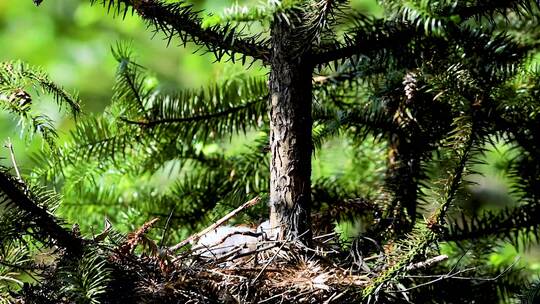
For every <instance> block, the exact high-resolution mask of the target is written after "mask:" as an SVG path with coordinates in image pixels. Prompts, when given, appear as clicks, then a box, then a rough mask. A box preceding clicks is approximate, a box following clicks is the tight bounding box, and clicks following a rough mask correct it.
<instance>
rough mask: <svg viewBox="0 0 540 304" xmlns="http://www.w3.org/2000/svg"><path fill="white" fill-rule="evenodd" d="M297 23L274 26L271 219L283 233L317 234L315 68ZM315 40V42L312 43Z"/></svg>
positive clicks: (287, 235)
mask: <svg viewBox="0 0 540 304" xmlns="http://www.w3.org/2000/svg"><path fill="white" fill-rule="evenodd" d="M295 32H298V31H295V29H294V25H289V24H286V23H285V22H284V21H276V22H275V23H274V24H273V27H272V37H273V39H272V58H271V72H270V82H269V89H270V100H269V103H270V105H269V106H270V129H271V130H270V149H271V153H272V159H271V166H270V223H271V225H272V227H279V229H280V231H281V233H280V237H281V238H291V239H297V240H300V241H302V242H304V243H309V241H310V240H311V227H310V206H311V152H312V138H311V128H312V118H311V102H312V80H311V78H312V71H313V68H312V66H311V65H310V64H309V62H308V60H307V55H306V54H308V53H309V49H308V48H306V43H305V41H303V40H302V37H298V35H295ZM307 45H309V43H307Z"/></svg>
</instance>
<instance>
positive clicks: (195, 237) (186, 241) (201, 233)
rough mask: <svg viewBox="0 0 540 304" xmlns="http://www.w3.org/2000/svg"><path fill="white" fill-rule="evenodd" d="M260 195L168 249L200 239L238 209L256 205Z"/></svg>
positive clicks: (175, 248) (171, 249) (236, 212)
mask: <svg viewBox="0 0 540 304" xmlns="http://www.w3.org/2000/svg"><path fill="white" fill-rule="evenodd" d="M260 200H261V199H260V197H256V198H254V199H252V200H250V201H248V202H246V203H244V204H243V205H242V206H240V207H238V208H236V209H234V210H233V211H231V212H230V213H229V214H227V215H225V216H224V217H222V218H221V219H220V220H218V221H217V222H215V223H214V224H212V225H210V226H208V227H207V228H206V229H204V230H203V231H201V232H199V233H196V234H194V235H192V236H190V237H188V238H187V239H185V240H183V241H181V242H180V243H178V244H176V245H174V246H172V247H170V248H169V250H170V251H172V252H174V251H176V250H178V249H180V248H182V247H184V246H186V245H187V244H189V243H192V242H196V241H197V240H198V239H200V238H201V237H202V236H203V235H205V234H207V233H208V232H210V231H212V230H214V229H216V228H217V227H219V226H221V225H223V224H224V223H226V222H227V221H228V220H230V219H231V218H232V217H234V216H235V215H236V214H238V213H239V212H240V211H243V210H245V209H247V208H249V207H252V206H254V205H256V204H257V203H258V202H260Z"/></svg>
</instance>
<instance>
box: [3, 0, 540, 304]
mask: <svg viewBox="0 0 540 304" xmlns="http://www.w3.org/2000/svg"><path fill="white" fill-rule="evenodd" d="M50 1H52V0H50ZM90 2H91V3H92V4H102V5H103V6H104V7H106V8H107V10H108V11H109V12H111V13H112V14H113V15H115V16H126V15H127V14H129V13H130V12H131V13H135V14H137V15H139V16H140V17H141V18H142V19H143V20H144V21H145V22H147V23H148V25H149V26H153V27H154V29H155V30H156V32H159V33H161V34H162V35H164V36H165V38H166V40H167V41H168V43H169V44H175V43H178V42H180V43H181V44H183V45H185V44H187V43H192V44H195V45H197V46H200V47H201V50H202V51H206V52H210V53H212V54H213V55H214V57H215V59H216V60H217V61H224V60H225V61H226V60H230V61H233V62H236V61H238V62H240V63H242V64H244V65H245V66H246V67H250V66H252V65H260V66H261V67H263V68H265V69H267V70H268V72H269V75H268V77H255V78H249V77H239V78H234V79H230V80H227V81H226V82H224V83H218V84H214V85H211V86H210V87H208V88H204V89H200V90H186V91H180V92H171V91H168V90H165V89H162V88H161V87H160V86H159V85H156V84H155V83H154V82H153V81H151V78H149V76H148V73H147V72H146V70H145V68H144V67H142V66H141V65H140V64H139V63H137V62H136V60H135V59H134V56H133V54H132V53H131V50H130V47H129V46H126V45H122V44H120V45H118V46H117V47H115V48H114V49H113V52H114V55H115V58H116V59H117V61H118V71H117V79H116V84H115V86H114V88H113V89H114V96H113V98H112V101H111V105H110V106H109V107H108V108H107V110H106V111H105V112H104V113H103V114H101V115H93V116H92V115H88V116H86V117H83V118H81V119H80V120H78V122H77V126H76V129H75V130H74V131H73V132H72V133H71V135H70V138H69V140H68V141H67V142H66V143H65V144H64V145H63V146H60V147H59V146H56V145H55V144H54V137H55V136H54V135H53V136H51V135H50V134H55V133H54V129H53V128H52V126H51V124H45V125H46V126H48V127H47V128H39V127H36V126H34V129H36V130H44V132H41V133H42V136H43V138H44V139H45V140H46V141H47V143H49V147H48V148H45V149H44V150H43V151H42V152H41V153H40V154H39V155H36V156H35V159H36V164H39V166H38V167H36V168H35V169H34V170H33V171H32V173H31V174H30V175H29V176H26V177H25V178H24V180H18V179H16V178H13V177H11V176H10V174H9V173H8V172H7V171H6V172H4V173H2V175H1V176H0V178H1V179H2V183H1V195H2V196H1V197H2V203H1V205H2V206H3V208H4V209H2V210H6V211H3V213H1V214H0V215H2V222H1V223H0V227H1V229H5V232H3V233H2V234H0V237H1V240H2V243H1V244H2V245H0V249H2V255H1V256H0V257H2V258H3V257H7V256H13V255H14V254H11V255H9V254H7V253H8V252H13V250H14V249H13V248H20V250H21V251H20V256H19V258H17V257H13V258H12V260H13V261H15V262H16V261H17V260H21V259H24V258H25V257H27V256H31V255H32V254H33V252H34V253H35V250H36V249H35V248H33V247H32V243H31V242H30V241H29V239H33V240H34V241H35V242H37V243H39V244H43V245H44V246H48V247H52V246H57V247H58V248H61V250H60V253H58V256H56V257H55V260H56V262H55V263H56V264H54V265H53V266H50V267H49V268H48V269H45V270H42V269H38V268H36V265H35V263H31V262H29V263H28V265H29V266H28V267H29V269H30V271H34V272H38V273H40V275H41V276H42V277H43V278H44V279H43V280H42V281H41V283H40V284H37V287H36V286H33V287H32V286H25V287H24V288H22V289H21V290H20V291H19V293H18V295H16V296H15V297H20V298H23V299H26V301H34V302H40V301H41V302H45V301H46V299H47V298H46V296H45V295H46V294H47V293H50V295H49V300H51V299H52V300H51V301H56V302H66V301H67V302H73V301H75V302H84V303H86V302H90V303H99V302H104V303H109V302H111V303H116V302H120V301H124V302H130V301H133V302H136V301H141V300H140V299H141V298H143V297H146V298H145V299H147V300H146V301H149V302H158V301H163V302H178V301H186V300H187V299H191V300H196V301H198V302H202V303H208V302H214V301H222V302H232V301H234V300H235V299H236V300H237V301H238V299H243V300H244V301H247V299H249V301H255V302H256V301H260V300H263V299H266V300H268V301H270V302H271V301H275V302H279V301H282V300H285V301H296V302H299V301H300V300H304V301H307V302H321V301H329V302H331V301H334V302H343V303H349V302H354V301H371V302H377V301H379V302H382V303H385V302H389V301H392V302H404V303H406V302H408V301H409V300H410V302H413V303H430V302H431V303H463V302H475V301H477V302H486V301H489V302H490V303H493V302H497V301H501V299H509V298H511V297H514V296H515V294H516V293H519V292H520V291H521V289H523V287H524V286H525V285H526V281H527V279H529V276H528V275H529V274H528V273H526V272H519V264H515V263H514V264H511V265H507V267H504V266H503V268H501V269H497V268H496V267H493V266H492V267H488V265H487V264H485V263H483V262H481V261H484V260H485V259H486V257H487V255H488V254H489V253H491V252H492V251H493V248H492V247H493V246H492V243H494V242H503V241H504V242H508V243H511V244H515V245H517V246H529V245H531V244H533V243H534V242H535V241H536V239H537V238H538V235H539V230H538V227H539V225H540V220H539V219H540V217H539V216H538V212H539V211H538V203H539V202H538V199H539V197H540V193H539V189H540V182H539V178H538V176H540V147H539V146H538V145H539V144H538V143H540V136H539V135H540V134H539V131H540V119H539V117H538V115H539V114H540V105H539V103H538V100H539V97H540V95H539V92H540V70H538V67H537V66H536V64H535V62H536V61H535V56H537V54H538V47H539V43H538V42H539V41H540V40H539V39H540V36H539V35H540V27H539V26H538V23H539V17H540V8H539V5H540V4H539V2H537V1H533V0H519V1H518V0H516V1H493V0H492V1H483V0H475V1H446V0H444V1H430V0H427V1H426V0H422V1H414V0H411V1H405V0H404V1H380V2H381V6H382V7H383V8H384V11H385V13H384V15H383V16H382V17H375V16H368V15H364V14H362V13H360V12H357V11H355V10H353V9H351V7H350V3H349V1H342V0H335V1H333V0H324V1H307V0H299V1H268V3H267V4H266V5H264V6H260V7H257V8H253V9H249V8H246V9H230V10H229V11H228V13H227V14H224V15H222V16H220V17H216V16H213V17H212V18H210V17H208V18H205V19H203V18H202V17H201V16H202V13H200V12H196V11H195V9H194V8H193V7H192V6H190V5H189V4H187V3H185V2H184V1H179V2H175V3H169V2H164V1H159V0H104V1H90ZM38 4H39V3H38ZM254 24H260V25H261V26H260V27H256V26H252V25H254ZM244 25H245V26H244ZM256 28H263V29H264V30H262V31H261V32H255V29H256ZM242 29H244V30H242ZM17 69H18V70H17V71H18V72H14V66H13V65H12V64H7V65H4V66H3V67H2V74H0V85H1V87H0V93H2V94H1V95H0V101H2V105H3V106H4V108H5V109H7V110H9V111H11V112H13V113H15V114H17V115H20V116H21V117H23V118H25V119H27V118H28V117H33V116H29V114H28V113H30V112H28V111H29V109H30V108H31V103H29V102H28V100H31V96H30V94H29V93H28V92H26V91H25V90H23V89H22V88H21V86H22V85H21V84H19V83H17V82H16V81H20V80H21V79H26V80H31V81H34V82H36V83H37V84H39V85H40V86H41V87H43V88H44V89H45V90H46V91H47V92H49V93H52V94H53V95H54V97H55V98H56V99H57V100H58V101H59V102H62V103H65V104H67V105H69V106H70V107H71V108H72V109H73V111H74V113H76V112H78V106H77V105H78V101H77V100H76V98H71V97H69V95H68V94H67V93H65V91H63V90H62V89H61V88H59V87H57V86H55V85H53V84H52V82H51V81H50V80H48V79H47V78H46V77H45V76H44V75H41V74H36V73H32V72H24V71H25V70H27V69H26V68H25V67H24V66H18V68H17ZM35 75H40V76H35ZM31 121H36V120H35V119H31ZM34 125H36V124H34ZM37 125H40V124H37ZM254 130H256V131H259V132H258V133H256V135H255V137H256V138H255V139H254V140H252V142H251V143H250V144H249V145H248V147H247V148H246V149H245V151H244V152H242V153H237V154H233V155H232V156H231V154H228V153H226V151H220V150H219V149H218V151H212V147H213V146H212V145H213V144H216V143H217V144H218V145H223V143H225V142H227V141H229V140H231V138H233V137H235V136H238V137H243V136H245V135H246V134H253V131H254ZM250 132H251V133H250ZM338 136H340V137H341V138H346V139H347V141H348V142H350V143H351V147H352V150H353V151H354V152H355V153H357V154H356V155H366V154H367V153H370V152H371V153H373V151H377V149H378V148H380V149H383V150H384V151H385V152H386V153H374V154H376V155H374V156H373V158H372V159H374V160H375V161H373V163H375V165H373V163H370V164H366V162H362V161H358V162H355V163H353V170H356V171H357V172H354V175H353V176H354V177H353V180H352V182H351V180H347V178H348V177H347V178H342V179H340V178H338V177H336V176H328V177H327V178H326V179H325V178H321V179H318V180H313V181H312V180H311V177H312V172H311V171H312V155H313V153H317V151H320V150H321V149H324V143H325V142H327V141H329V140H331V139H333V138H336V137H338ZM500 147H504V148H505V149H506V150H505V151H506V152H505V153H506V155H505V156H506V157H507V162H506V163H505V164H504V170H503V173H504V174H505V176H506V177H507V178H508V179H509V180H510V181H511V187H512V188H511V193H510V195H511V197H512V198H513V199H514V200H515V201H516V202H517V203H516V204H515V205H512V206H507V207H506V208H504V209H503V210H496V211H485V210H478V211H474V210H473V211H470V212H468V211H467V210H468V209H466V207H467V206H468V205H470V203H471V201H472V199H473V194H472V193H471V192H470V191H468V189H469V188H468V186H470V185H471V184H472V183H473V178H474V176H475V175H478V174H481V173H480V172H478V170H479V168H480V167H481V166H482V165H483V164H484V163H485V162H486V155H487V154H489V153H490V151H492V150H494V149H496V148H500ZM374 166H375V167H376V168H373V167H374ZM164 168H169V169H170V170H171V172H172V173H171V175H170V176H171V179H173V178H176V182H175V183H174V184H173V185H166V186H165V187H163V186H160V185H158V184H156V180H155V176H156V172H161V171H163V170H164ZM4 171H5V170H4ZM173 171H174V172H173ZM366 172H367V173H366ZM349 177H350V176H349ZM354 178H356V179H354ZM126 181H127V182H126ZM42 183H44V184H45V185H49V186H54V187H56V188H57V189H58V190H59V192H60V193H61V194H62V202H61V203H59V204H60V207H59V214H60V215H65V216H68V217H71V218H74V217H75V213H78V214H80V215H83V216H85V217H90V218H91V219H92V221H93V223H94V224H96V223H97V221H98V220H101V215H102V214H104V213H108V214H109V215H110V216H112V217H113V219H112V221H113V223H114V225H115V227H116V229H119V230H123V231H124V232H127V231H134V232H133V233H131V234H129V235H127V236H122V235H120V234H117V233H116V232H111V231H110V230H109V229H105V230H104V231H103V232H102V233H99V234H97V235H96V234H95V233H94V235H93V236H92V237H82V236H81V235H80V233H79V232H78V231H77V229H74V230H73V231H72V232H71V233H70V232H69V231H67V230H66V229H65V228H63V226H62V222H61V221H60V220H59V219H57V218H56V217H54V216H52V215H51V214H50V213H47V209H50V208H51V206H50V205H49V203H50V202H53V201H55V202H56V200H53V199H52V198H53V197H56V196H55V195H54V194H53V193H51V192H46V191H45V190H43V189H41V188H39V187H37V186H30V185H39V184H42ZM133 185H136V186H133ZM255 196H260V197H263V199H264V200H268V205H269V207H270V208H269V209H270V215H269V217H270V221H271V226H279V227H280V228H281V229H280V230H281V232H282V233H281V236H280V238H281V239H280V240H278V241H279V242H281V243H280V244H283V246H285V244H290V243H293V244H294V245H290V246H292V247H290V248H289V252H290V254H291V255H293V256H294V258H289V259H288V263H292V262H291V261H292V260H294V261H296V263H293V264H287V265H288V266H287V267H299V266H298V265H299V264H302V263H301V262H299V261H303V262H304V263H305V264H307V265H318V264H317V263H320V264H321V265H327V266H328V265H332V267H330V266H328V268H329V269H333V270H331V271H330V270H325V271H326V272H324V271H322V270H320V271H319V272H321V274H318V275H316V276H315V275H313V277H309V276H310V275H311V274H313V273H316V272H317V271H316V270H313V269H318V268H316V267H315V266H313V267H312V268H311V269H312V270H311V271H312V272H307V273H309V274H306V276H308V277H309V278H310V280H311V281H310V282H311V283H312V284H315V283H313V282H315V278H317V280H319V281H320V280H322V283H320V284H322V285H324V286H326V287H325V288H320V287H312V288H315V290H317V292H310V291H308V293H309V294H310V295H304V294H303V293H302V292H301V291H303V290H302V289H301V288H300V287H298V288H299V289H298V290H300V291H299V292H298V293H297V294H295V293H287V291H286V290H287V289H288V286H286V287H285V291H283V293H282V294H281V296H280V297H274V295H275V294H280V292H281V291H282V290H281V289H279V288H282V289H283V285H282V286H281V287H275V286H274V287H272V288H274V289H270V290H268V289H264V287H263V285H260V284H262V283H260V282H259V283H257V281H258V280H257V279H258V278H259V277H260V275H261V274H262V273H264V271H265V268H266V267H264V268H262V270H261V272H260V274H259V275H257V274H255V275H256V276H253V275H252V277H250V279H253V281H250V282H251V283H249V284H248V283H245V284H247V285H243V284H244V283H238V282H236V283H235V284H236V285H234V284H232V283H231V285H227V286H228V289H226V290H225V291H222V289H220V288H219V286H220V285H212V283H209V282H213V281H212V280H216V279H212V278H211V276H207V277H204V278H203V277H202V275H201V274H200V273H198V274H197V275H196V274H194V273H195V272H193V269H192V268H189V267H188V266H185V265H180V266H179V265H178V264H174V263H172V262H171V261H172V260H177V259H180V257H179V256H183V254H184V253H182V252H181V253H178V252H177V251H176V250H177V249H180V246H172V247H169V245H170V244H172V243H174V242H173V241H178V240H180V239H183V238H185V237H186V236H187V235H188V234H191V233H193V232H194V231H197V230H200V229H201V228H203V227H205V226H207V225H208V223H209V222H212V221H213V220H214V219H215V218H217V217H218V216H221V215H223V214H224V213H225V212H226V211H229V210H230V209H232V208H234V207H238V205H239V204H240V203H241V202H245V201H247V200H249V199H251V198H253V197H255ZM471 210H472V209H471ZM263 212H264V206H257V207H255V208H253V209H250V210H248V211H247V216H246V217H250V216H251V217H256V216H257V215H258V214H260V213H263ZM93 214H98V215H97V216H96V215H93ZM154 216H158V217H161V218H164V219H166V222H165V223H163V224H162V232H161V233H157V232H156V231H154V232H152V231H151V230H150V229H151V227H152V226H154V225H155V221H150V222H147V221H148V220H150V219H151V218H153V217H154ZM340 220H354V221H359V222H361V224H362V225H363V227H364V229H363V231H362V232H361V233H359V234H358V235H357V236H356V237H355V238H354V239H353V240H349V239H346V240H345V241H339V240H335V239H332V245H322V244H321V242H319V241H318V240H320V238H321V237H322V235H324V234H325V233H327V232H330V231H332V230H334V229H335V221H340ZM312 221H313V223H312ZM122 225H124V226H122ZM139 227H140V228H139ZM177 227H179V228H177ZM137 228H138V229H137ZM83 230H85V231H87V230H88V227H83ZM21 232H23V233H24V234H25V235H26V236H25V237H20V236H19V234H20V233H21ZM152 233H153V234H152ZM147 234H148V235H149V236H150V237H147V236H146V235H147ZM314 236H317V237H314ZM158 237H160V238H161V239H160V241H159V244H158V243H156V242H155V241H153V240H152V239H156V238H158ZM137 245H142V247H144V248H143V249H140V250H141V251H135V248H136V247H137ZM172 245H174V244H172ZM325 246H326V247H325ZM140 252H142V254H141V253H140ZM186 252H189V251H186ZM443 254H445V255H443ZM15 256H16V255H15ZM21 257H22V258H21ZM365 257H370V259H366V260H368V261H366V260H364V258H365ZM3 259H4V258H3ZM3 259H2V261H3ZM303 259H305V260H303ZM328 260H331V261H333V262H332V263H330V262H328ZM272 261H273V258H272V259H271V260H270V262H272ZM15 262H14V263H11V262H10V263H4V264H1V265H2V267H4V266H5V267H6V270H10V269H13V268H14V267H15V268H17V267H19V268H20V269H23V268H22V266H17V265H19V264H17V263H15ZM270 262H269V263H270ZM310 263H311V264H310ZM323 263H328V264H323ZM197 265H198V264H197ZM291 265H296V266H291ZM32 267H33V268H32ZM175 267H176V268H175ZM185 267H187V268H185ZM317 267H320V266H317ZM333 267H334V268H333ZM171 269H174V270H171ZM295 269H296V268H295ZM336 269H338V270H341V269H348V270H349V271H350V272H349V274H351V277H354V280H353V279H349V281H347V283H344V282H345V281H346V280H345V279H343V280H341V281H340V280H337V281H332V280H331V279H330V277H335V278H338V277H340V278H341V276H344V275H343V273H341V272H339V271H338V270H336ZM1 270H2V269H1V268H0V271H1ZM332 271H333V272H332ZM137 273H142V274H145V276H146V277H148V279H147V278H140V277H138V276H137V275H136V274H137ZM178 273H180V274H178ZM2 274H3V273H2V272H0V275H2ZM323 274H324V276H323ZM190 275H191V276H193V278H192V280H188V279H185V277H189V276H190ZM242 275H244V274H243V273H242ZM6 277H7V276H6ZM0 278H1V277H0ZM267 278H268V277H267ZM14 279H15V280H16V278H14ZM152 280H153V281H152ZM220 280H225V279H223V278H220ZM228 280H229V279H228ZM319 281H317V282H319ZM353 281H354V282H353ZM180 282H181V283H180ZM241 282H244V281H241ZM160 284H161V285H160ZM167 284H169V285H170V286H173V287H172V288H168V287H163V286H165V285H167ZM215 284H218V283H215ZM257 284H259V285H257ZM169 285H167V286H169ZM216 286H217V287H216ZM231 286H235V287H231ZM253 286H255V287H254V288H255V291H254V290H253V289H250V288H251V287H253ZM317 286H319V285H317ZM532 286H533V288H534V289H532V290H533V291H530V292H527V293H526V295H528V296H529V295H532V296H530V297H534V296H535V295H536V292H535V291H536V290H537V287H535V286H538V284H533V285H532ZM465 290H467V291H468V292H464V291H465ZM278 291H279V292H278ZM0 292H2V289H0ZM337 295H339V296H337ZM137 297H139V298H137ZM66 299H68V300H66Z"/></svg>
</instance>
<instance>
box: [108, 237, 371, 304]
mask: <svg viewBox="0 0 540 304" xmlns="http://www.w3.org/2000/svg"><path fill="white" fill-rule="evenodd" d="M336 240H337V237H336V236H335V234H328V235H325V236H320V237H315V240H314V243H315V244H316V245H314V246H312V247H306V246H304V245H303V244H301V243H298V242H294V241H288V240H283V241H259V242H257V244H256V247H255V248H254V249H253V250H249V251H246V250H245V248H241V247H236V248H231V250H230V251H228V253H226V254H223V255H220V256H210V257H209V256H208V254H207V252H205V251H200V250H198V251H197V250H186V251H184V252H182V253H181V254H179V255H171V254H159V252H157V253H156V254H148V255H140V256H138V258H137V259H136V260H133V259H132V258H133V257H134V256H133V255H131V260H130V259H127V257H128V255H127V254H125V253H122V252H121V251H117V253H116V254H115V255H114V256H113V257H112V260H113V261H115V263H116V264H117V265H120V266H121V267H122V268H124V270H127V271H124V272H125V273H138V274H139V276H141V275H142V274H143V273H144V275H143V277H144V279H142V280H139V282H138V284H137V285H138V286H137V288H136V289H137V293H138V295H137V298H139V299H147V300H148V302H152V303H155V302H161V303H165V302H168V303H178V302H185V303H216V302H217V303H290V302H293V303H336V302H337V303H343V302H352V301H354V300H358V299H359V298H360V292H361V290H362V286H365V285H366V284H367V283H368V282H369V278H368V275H367V272H366V271H365V269H363V268H361V267H358V264H355V263H351V261H352V259H350V256H348V255H346V254H345V252H344V251H343V250H337V247H339V246H340V245H339V244H338V243H337V242H336ZM143 242H144V241H143ZM135 243H137V242H132V244H135Z"/></svg>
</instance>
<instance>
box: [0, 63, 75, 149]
mask: <svg viewBox="0 0 540 304" xmlns="http://www.w3.org/2000/svg"><path fill="white" fill-rule="evenodd" d="M39 94H50V95H51V96H52V97H53V99H54V100H55V101H56V102H57V103H58V105H59V106H65V107H67V108H68V110H70V112H71V114H72V115H73V116H76V115H77V114H78V113H79V111H80V106H79V103H80V101H79V99H78V97H77V96H72V95H71V94H69V93H68V92H67V91H65V90H64V89H63V88H61V87H59V86H57V85H56V84H54V83H53V82H52V81H51V80H50V79H49V77H48V76H47V75H46V74H45V73H43V72H42V71H40V70H39V69H36V68H33V67H30V66H28V65H27V64H24V63H22V62H4V63H2V64H1V65H0V107H1V108H2V109H3V110H5V111H7V112H10V113H12V114H14V115H15V116H17V118H18V124H19V125H21V127H22V129H23V130H28V133H30V135H33V134H34V133H39V134H40V135H41V136H42V138H43V139H44V140H45V142H46V143H47V144H49V145H50V146H53V145H54V143H55V139H56V138H57V133H56V130H55V128H54V125H53V121H52V119H51V118H49V117H48V116H47V115H44V114H42V113H36V112H37V111H32V108H33V102H34V99H36V97H37V96H39Z"/></svg>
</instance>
